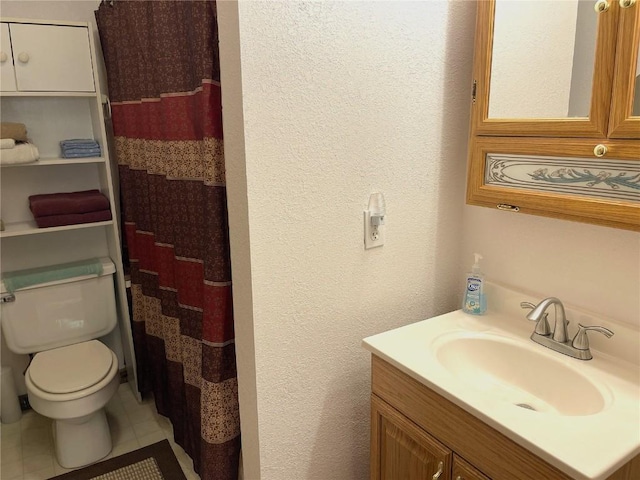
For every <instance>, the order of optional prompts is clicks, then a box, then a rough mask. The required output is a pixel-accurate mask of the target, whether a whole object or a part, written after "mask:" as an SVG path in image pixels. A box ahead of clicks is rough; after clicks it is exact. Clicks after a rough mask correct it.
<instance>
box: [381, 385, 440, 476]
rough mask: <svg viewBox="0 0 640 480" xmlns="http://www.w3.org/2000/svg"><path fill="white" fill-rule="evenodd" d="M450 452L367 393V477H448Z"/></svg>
mask: <svg viewBox="0 0 640 480" xmlns="http://www.w3.org/2000/svg"><path fill="white" fill-rule="evenodd" d="M451 458H452V452H451V450H449V449H448V448H446V447H445V446H444V445H442V444H441V443H440V442H438V441H437V440H436V439H435V438H433V437H431V436H430V435H429V434H427V432H425V431H424V430H422V429H421V428H420V427H418V426H417V425H415V424H414V423H413V422H411V421H410V420H409V419H407V418H406V417H404V416H403V415H402V414H401V413H399V412H398V411H397V410H395V409H394V408H393V407H391V406H389V405H387V404H386V403H385V402H384V401H382V400H380V399H379V398H378V397H376V396H375V395H372V396H371V479H372V480H399V479H402V480H425V479H429V480H431V479H436V480H450V479H451Z"/></svg>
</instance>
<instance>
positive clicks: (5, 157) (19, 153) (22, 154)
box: [0, 143, 40, 165]
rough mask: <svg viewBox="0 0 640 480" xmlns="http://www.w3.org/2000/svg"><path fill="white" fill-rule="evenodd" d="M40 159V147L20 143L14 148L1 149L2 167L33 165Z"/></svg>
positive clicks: (0, 159) (0, 160) (0, 163)
mask: <svg viewBox="0 0 640 480" xmlns="http://www.w3.org/2000/svg"><path fill="white" fill-rule="evenodd" d="M39 158H40V152H38V147H36V146H35V145H33V144H31V143H20V144H18V145H16V146H15V147H14V148H7V149H0V165H16V164H20V163H31V162H35V161H36V160H38V159H39Z"/></svg>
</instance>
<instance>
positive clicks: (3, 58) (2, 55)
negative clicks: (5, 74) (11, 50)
mask: <svg viewBox="0 0 640 480" xmlns="http://www.w3.org/2000/svg"><path fill="white" fill-rule="evenodd" d="M7 60H9V56H8V55H7V54H6V53H4V52H0V63H4V62H6V61H7Z"/></svg>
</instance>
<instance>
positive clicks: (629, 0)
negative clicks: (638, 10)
mask: <svg viewBox="0 0 640 480" xmlns="http://www.w3.org/2000/svg"><path fill="white" fill-rule="evenodd" d="M635 4H636V0H620V7H621V8H631V7H633V6H634V5H635Z"/></svg>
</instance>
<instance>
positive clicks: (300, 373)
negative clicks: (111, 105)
mask: <svg viewBox="0 0 640 480" xmlns="http://www.w3.org/2000/svg"><path fill="white" fill-rule="evenodd" d="M238 8H239V12H238V11H237V9H238ZM218 11H219V24H220V32H221V35H220V43H221V55H222V59H221V67H222V74H223V77H222V91H223V104H224V109H223V111H224V121H225V155H226V159H227V181H228V195H229V214H230V227H231V228H230V230H231V248H232V261H233V280H234V306H235V316H236V326H237V328H236V343H237V348H238V368H239V383H240V405H241V419H242V436H243V437H242V438H243V455H244V458H245V478H250V479H252V480H253V479H257V478H263V479H291V478H298V479H305V478H308V479H339V478H344V479H363V478H366V477H367V476H368V465H369V461H368V459H369V443H368V442H369V394H370V384H369V377H370V373H369V369H370V367H369V362H370V358H369V354H368V353H367V352H365V351H364V350H363V349H362V348H361V347H360V342H361V340H362V338H364V337H366V336H368V335H372V334H374V333H378V332H381V331H385V330H388V329H391V328H394V327H397V326H400V325H404V324H408V323H411V322H414V321H417V320H420V319H424V318H426V317H429V316H432V315H436V314H439V313H443V312H445V311H449V310H453V309H456V308H457V307H458V303H459V299H460V293H461V288H462V282H461V278H460V275H459V273H460V271H461V267H460V263H459V259H460V255H459V253H460V247H461V240H460V239H461V232H462V224H461V221H460V219H461V215H462V205H463V198H464V185H463V184H464V175H465V164H466V143H467V135H468V118H469V95H470V88H469V87H470V75H471V66H472V52H473V47H472V43H473V30H474V21H475V5H474V3H472V2H449V3H447V2H326V3H312V2H241V3H240V4H239V6H238V4H236V3H235V2H220V3H219V4H218ZM240 53H241V57H240V59H238V56H239V54H240ZM378 190H379V191H381V192H383V193H384V195H385V197H386V203H387V214H388V216H387V225H386V235H387V239H386V245H385V246H384V247H382V248H379V249H375V250H368V251H365V250H364V249H363V225H362V224H363V220H362V210H363V208H364V207H365V205H366V204H367V201H368V197H369V194H370V193H371V192H372V191H378Z"/></svg>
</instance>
